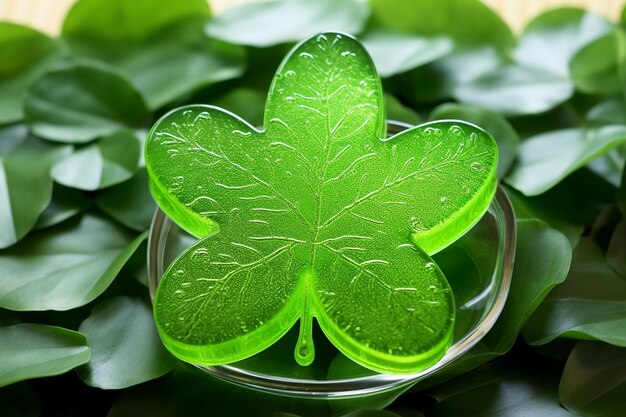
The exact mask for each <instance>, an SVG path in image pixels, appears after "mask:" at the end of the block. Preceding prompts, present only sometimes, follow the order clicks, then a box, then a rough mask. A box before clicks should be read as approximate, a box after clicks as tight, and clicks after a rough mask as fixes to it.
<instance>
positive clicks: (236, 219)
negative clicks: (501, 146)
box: [146, 33, 497, 373]
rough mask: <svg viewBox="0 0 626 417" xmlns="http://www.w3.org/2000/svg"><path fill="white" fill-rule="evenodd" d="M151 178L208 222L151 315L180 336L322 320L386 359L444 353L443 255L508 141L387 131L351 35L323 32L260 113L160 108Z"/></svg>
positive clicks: (354, 353) (435, 126) (199, 354)
mask: <svg viewBox="0 0 626 417" xmlns="http://www.w3.org/2000/svg"><path fill="white" fill-rule="evenodd" d="M146 165H147V168H148V172H149V175H150V182H151V184H150V186H151V190H152V194H153V196H154V198H155V199H156V201H157V202H158V204H159V206H160V207H161V208H162V210H163V211H164V212H165V213H166V214H167V215H168V216H170V217H171V218H172V219H173V220H174V221H175V222H176V223H178V224H179V225H180V226H181V227H183V228H184V229H185V230H187V231H188V232H190V233H192V234H193V235H195V236H197V237H199V238H202V239H201V240H199V241H198V242H197V243H195V244H194V245H192V246H191V247H189V248H188V249H186V250H185V251H184V252H183V253H182V254H181V255H180V256H179V257H178V258H177V259H176V260H175V261H174V262H173V263H172V265H171V266H170V267H169V269H168V270H167V271H166V272H165V273H164V275H163V277H162V280H161V283H160V285H159V288H158V290H157V293H156V297H155V300H154V317H155V321H156V324H157V328H158V330H159V334H160V336H161V338H162V340H163V342H164V344H165V345H166V346H167V348H168V349H169V350H170V351H171V352H172V353H173V354H174V355H176V356H178V357H179V358H181V359H183V360H186V361H189V362H192V363H197V364H203V365H217V364H226V363H231V362H234V361H238V360H241V359H244V358H247V357H249V356H251V355H254V354H255V353H258V352H259V351H261V350H263V349H265V348H267V347H269V346H270V345H272V344H273V343H274V342H276V341H277V340H278V339H279V338H281V336H283V335H284V334H285V333H286V332H287V331H288V330H289V329H290V328H291V327H292V326H294V325H295V324H296V323H297V322H299V326H300V336H299V339H298V342H297V345H296V346H295V357H296V360H297V361H298V363H300V364H302V365H307V364H310V363H311V362H312V361H313V359H314V354H315V350H314V343H313V340H312V321H313V319H314V318H315V319H316V320H317V321H318V323H319V325H320V327H321V329H322V330H323V332H324V333H325V335H326V336H327V337H328V339H329V340H330V341H331V342H332V343H333V344H334V345H335V346H336V347H337V348H338V349H339V350H340V351H341V352H343V353H344V354H345V355H347V356H348V357H350V358H351V359H353V360H354V361H356V362H358V363H359V364H361V365H363V366H366V367H369V368H371V369H373V370H376V371H379V372H392V373H408V372H415V371H418V370H421V369H424V368H426V367H428V366H431V365H432V364H434V363H436V362H437V361H438V360H439V359H440V358H441V357H442V356H443V355H444V353H445V352H446V350H447V349H448V347H449V346H450V343H451V341H452V333H453V327H454V318H455V307H454V298H453V294H452V291H451V289H450V286H449V284H448V282H447V280H446V278H445V276H444V275H443V273H442V272H441V270H440V269H439V267H438V266H437V265H436V264H435V262H433V260H432V259H431V257H430V255H432V254H434V253H435V252H437V251H439V250H441V249H443V248H444V247H446V246H447V245H449V244H450V243H452V242H453V241H454V240H456V239H457V238H459V237H460V236H461V235H462V234H463V233H465V232H466V231H467V230H468V229H469V228H470V227H471V226H472V225H473V224H474V223H476V222H477V221H478V220H479V219H480V217H481V216H482V215H483V214H484V212H485V211H486V210H487V208H488V206H489V204H490V202H491V199H492V197H493V194H494V192H495V187H496V165H497V148H496V144H495V142H494V140H493V138H491V136H489V134H487V133H486V132H484V131H483V130H481V129H479V128H477V127H476V126H473V125H470V124H467V123H463V122H460V121H441V122H433V123H428V124H425V125H422V126H418V127H415V128H412V129H409V130H406V131H404V132H402V133H400V134H397V135H395V136H393V137H391V138H386V123H385V110H384V107H383V94H382V90H381V83H380V78H379V76H378V74H377V73H376V70H375V68H374V65H373V63H372V61H371V59H370V57H369V55H368V54H367V52H366V51H365V50H364V48H363V47H362V46H361V44H360V43H359V42H358V41H356V40H355V39H353V38H352V37H350V36H347V35H344V34H339V33H323V34H320V35H317V36H314V37H312V38H310V39H308V40H306V41H304V42H302V43H300V44H299V45H297V46H296V47H294V48H293V49H292V51H291V52H290V53H289V54H288V55H287V57H286V58H285V59H284V61H283V63H282V64H281V65H280V67H279V68H278V71H277V73H276V75H275V77H274V81H273V83H272V86H271V88H270V92H269V94H268V98H267V104H266V108H265V119H264V127H263V129H261V130H259V129H256V128H255V127H253V126H251V125H250V124H248V123H246V122H245V121H244V120H242V119H240V118H239V117H237V116H236V115H234V114H232V113H229V112H228V111H225V110H222V109H220V108H217V107H212V106H205V105H193V106H186V107H182V108H179V109H176V110H174V111H172V112H170V113H168V114H167V115H165V116H164V117H163V118H161V120H159V121H158V122H157V123H156V125H155V126H154V127H153V129H152V130H151V132H150V135H149V138H148V141H147V143H146Z"/></svg>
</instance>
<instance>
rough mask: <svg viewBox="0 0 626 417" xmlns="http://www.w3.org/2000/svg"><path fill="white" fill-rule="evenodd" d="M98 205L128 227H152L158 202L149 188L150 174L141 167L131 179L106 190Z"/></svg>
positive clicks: (139, 229) (141, 228) (140, 229)
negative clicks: (151, 223) (156, 202)
mask: <svg viewBox="0 0 626 417" xmlns="http://www.w3.org/2000/svg"><path fill="white" fill-rule="evenodd" d="M97 204H98V207H100V209H101V210H102V211H104V212H105V213H107V214H108V215H109V216H111V217H113V218H114V219H115V220H117V221H118V222H120V223H122V224H123V225H124V226H126V227H130V228H131V229H135V230H138V231H144V230H147V229H149V228H150V222H151V221H152V216H153V215H154V210H155V209H156V204H155V203H154V200H153V199H152V195H150V190H149V188H148V174H147V173H146V170H145V168H142V169H140V170H139V171H138V172H137V173H136V174H135V175H134V176H133V177H132V178H131V179H130V180H128V181H126V182H123V183H122V184H119V185H116V186H115V187H111V188H110V189H108V190H106V191H105V192H104V193H102V195H100V197H98V200H97Z"/></svg>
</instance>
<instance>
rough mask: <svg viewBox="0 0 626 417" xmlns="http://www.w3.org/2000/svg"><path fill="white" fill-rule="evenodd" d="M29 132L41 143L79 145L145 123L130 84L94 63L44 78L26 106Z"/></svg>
mask: <svg viewBox="0 0 626 417" xmlns="http://www.w3.org/2000/svg"><path fill="white" fill-rule="evenodd" d="M24 106H25V107H24V111H25V113H26V120H27V122H28V125H29V127H30V129H31V130H32V131H33V132H34V133H35V134H37V135H38V136H41V137H42V138H45V139H50V140H54V141H59V142H72V143H83V142H89V141H91V140H93V139H95V138H97V137H100V136H105V135H109V134H111V133H113V132H115V131H116V130H118V129H120V128H123V127H139V126H141V124H142V123H144V122H145V121H146V119H147V117H148V112H147V110H146V106H145V104H144V103H143V99H142V98H141V96H140V95H139V93H138V92H137V91H136V90H135V89H134V88H133V86H132V85H131V84H130V83H129V82H128V80H127V79H126V78H125V77H123V76H122V75H120V74H119V73H118V72H116V71H115V70H114V69H113V68H112V67H108V66H105V65H102V64H97V63H95V62H87V61H83V62H79V63H75V64H73V65H69V66H66V67H63V68H59V69H55V70H53V71H49V72H47V73H46V74H45V75H43V76H42V77H41V78H39V79H38V80H37V81H36V82H35V83H34V84H33V85H32V86H31V87H30V88H29V89H28V92H27V94H26V99H25V102H24Z"/></svg>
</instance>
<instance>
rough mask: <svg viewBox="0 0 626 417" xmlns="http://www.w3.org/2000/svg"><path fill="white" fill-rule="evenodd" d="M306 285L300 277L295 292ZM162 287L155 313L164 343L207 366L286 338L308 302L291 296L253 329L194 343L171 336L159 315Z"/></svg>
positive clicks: (244, 356) (237, 358)
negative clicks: (224, 338) (223, 338)
mask: <svg viewBox="0 0 626 417" xmlns="http://www.w3.org/2000/svg"><path fill="white" fill-rule="evenodd" d="M181 256H182V255H181ZM169 272H170V269H168V270H167V271H166V272H165V273H164V274H163V279H168V276H169ZM304 285H306V283H305V280H304V279H300V280H299V281H298V284H297V285H296V287H295V289H294V293H295V294H304V293H305V291H304V290H303V289H302V288H301V287H302V286H304ZM161 288H162V287H161V286H160V285H159V287H158V288H157V292H156V296H155V303H154V308H153V316H154V321H155V323H156V327H157V330H158V332H159V335H160V336H161V340H162V341H163V344H164V345H165V346H166V347H167V349H168V350H169V351H170V352H171V353H172V354H173V355H174V356H176V357H177V358H179V359H181V360H183V361H186V362H191V363H194V364H198V365H205V366H214V365H224V364H228V363H232V362H237V361H240V360H243V359H247V358H249V357H251V356H253V355H256V354H257V353H259V352H261V351H262V350H265V349H267V348H268V347H270V346H271V345H273V344H274V343H276V342H277V341H278V340H279V339H280V338H282V337H283V336H284V335H285V334H286V333H287V332H288V331H289V330H290V329H291V328H292V327H293V326H294V324H295V323H296V322H297V321H298V318H300V312H301V311H302V303H303V302H304V299H303V297H302V296H293V297H290V298H289V300H288V301H287V302H286V303H285V305H284V306H283V307H282V308H281V309H280V310H279V311H278V313H276V314H275V315H274V316H273V317H272V319H271V320H269V321H268V322H267V323H264V324H263V325H262V326H261V327H258V328H256V329H255V330H253V331H251V332H248V333H245V334H243V335H241V336H239V337H236V338H234V339H230V340H228V341H226V342H222V343H217V344H204V345H193V344H189V343H186V342H181V341H179V340H176V339H174V338H172V337H170V336H169V334H168V333H167V331H166V330H165V329H164V328H163V327H162V326H161V323H160V321H159V318H158V311H159V309H158V307H157V306H158V303H157V300H158V299H159V293H160V289H161Z"/></svg>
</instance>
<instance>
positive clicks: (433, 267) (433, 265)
mask: <svg viewBox="0 0 626 417" xmlns="http://www.w3.org/2000/svg"><path fill="white" fill-rule="evenodd" d="M424 267H425V268H426V269H427V270H429V271H433V270H434V269H435V264H434V263H433V262H428V263H427V264H426V265H424ZM431 287H432V285H431ZM428 289H429V290H430V287H429V288H428Z"/></svg>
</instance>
